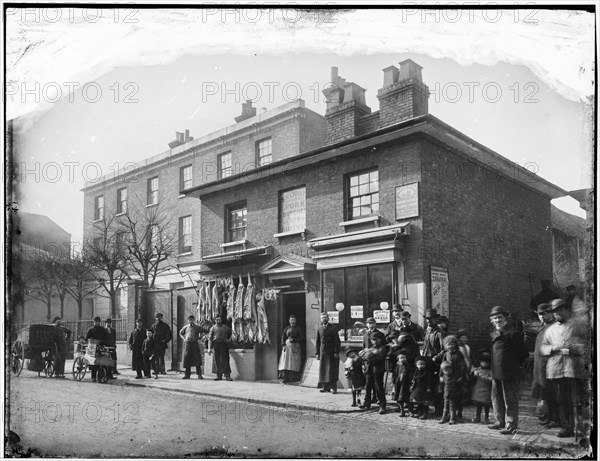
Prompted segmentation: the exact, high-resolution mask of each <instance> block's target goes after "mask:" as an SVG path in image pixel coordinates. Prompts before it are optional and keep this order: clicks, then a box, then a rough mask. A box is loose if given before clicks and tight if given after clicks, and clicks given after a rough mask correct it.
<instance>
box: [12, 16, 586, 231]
mask: <svg viewBox="0 0 600 461" xmlns="http://www.w3.org/2000/svg"><path fill="white" fill-rule="evenodd" d="M424 11H426V10H416V9H412V10H402V11H401V10H391V9H389V10H360V11H354V10H352V11H349V12H345V13H342V12H337V11H336V12H335V14H331V15H330V14H329V13H328V12H321V13H314V12H313V14H311V15H306V16H305V17H302V18H301V19H298V18H299V16H294V15H293V14H295V13H294V11H293V10H286V11H282V10H263V11H262V12H260V11H256V10H245V11H244V12H243V14H242V13H240V12H239V11H238V12H237V13H236V12H235V11H232V12H229V13H227V14H226V15H223V12H222V11H220V10H216V9H213V10H204V11H202V10H159V9H153V10H143V9H140V10H135V9H131V10H119V11H118V13H117V12H115V11H114V10H104V11H102V12H101V14H102V17H100V18H99V19H98V18H97V16H93V13H94V11H92V12H90V11H83V10H78V9H71V10H66V9H65V10H58V9H45V10H44V9H41V10H38V14H37V15H35V14H30V15H29V16H27V15H23V14H22V12H21V11H19V10H14V11H12V12H10V14H9V15H7V99H6V104H7V106H6V109H7V114H8V118H9V119H13V120H14V136H13V143H14V144H13V146H14V153H15V157H14V161H15V163H16V166H17V179H18V180H19V181H20V184H19V195H18V197H17V200H18V202H19V205H18V206H19V209H20V210H22V211H26V212H31V213H37V214H44V215H47V216H49V217H50V218H51V219H52V220H54V221H55V222H56V223H57V224H59V225H60V226H61V227H63V228H64V229H65V230H67V231H68V232H69V233H71V234H72V240H73V242H81V240H82V229H83V193H82V192H81V188H82V187H83V184H84V182H85V180H91V181H94V180H97V179H99V177H100V176H101V175H102V174H114V173H115V172H116V171H117V169H118V168H122V167H123V166H125V165H126V164H128V165H129V166H131V162H133V163H134V164H140V163H141V162H143V161H144V160H145V159H146V158H147V157H150V156H153V155H156V154H159V153H161V152H164V151H166V150H168V146H167V143H168V142H170V141H172V140H173V139H174V138H175V131H183V130H185V129H189V130H190V134H191V135H192V136H194V137H200V136H202V135H205V134H208V133H211V132H213V131H216V130H219V129H221V128H223V127H226V126H230V125H233V124H234V123H235V122H234V117H235V116H237V115H239V114H240V113H241V104H242V102H244V100H245V99H252V100H253V103H254V106H255V107H257V108H258V110H259V112H260V111H261V108H265V109H272V108H275V107H277V106H278V105H280V104H284V103H286V102H289V101H292V100H294V99H296V98H302V99H303V100H304V101H305V103H306V107H308V108H309V109H312V110H314V111H315V112H317V113H319V114H324V113H325V103H324V97H323V95H322V94H321V91H322V89H323V88H324V86H325V85H326V84H327V83H328V82H329V80H330V72H331V70H330V69H331V67H332V66H337V67H338V69H339V74H340V76H342V77H343V78H345V79H346V81H351V82H354V83H356V84H358V85H360V86H361V87H363V88H365V89H366V90H367V92H366V98H367V105H368V106H370V107H371V109H372V110H373V111H375V110H377V109H378V100H377V98H376V95H377V90H378V89H379V88H381V87H382V83H383V71H382V69H383V68H385V67H388V66H391V65H395V66H398V63H399V62H401V61H403V60H405V59H412V60H414V61H415V62H417V63H418V64H419V65H421V66H422V67H423V70H422V73H423V80H424V82H425V83H426V84H427V85H428V86H429V89H430V91H431V96H430V99H429V112H430V113H431V114H433V115H435V116H436V117H438V118H439V119H441V120H442V121H444V122H446V123H448V124H449V125H451V126H453V127H454V128H456V129H458V130H460V131H462V132H463V133H465V134H466V135H468V136H470V137H472V138H473V139H475V140H476V141H478V142H480V143H481V144H483V145H485V146H487V147H489V148H491V149H493V150H495V151H496V152H498V153H499V154H501V155H503V156H505V157H506V158H508V159H510V160H512V161H514V162H516V163H518V164H519V165H521V166H524V167H525V168H527V169H530V170H531V171H534V172H536V173H537V174H538V175H540V176H541V177H542V178H544V179H546V180H549V181H551V182H553V183H555V184H556V185H558V186H560V187H562V188H563V189H565V190H574V189H581V188H584V187H590V185H591V184H592V181H593V179H592V169H591V159H592V135H593V128H594V123H595V122H594V121H593V119H592V117H591V114H592V111H591V105H590V101H591V96H592V95H593V91H594V84H595V82H594V81H593V79H592V78H591V77H593V66H594V61H593V51H594V50H593V43H594V38H595V37H594V30H593V28H594V23H595V18H594V17H593V16H592V15H591V14H589V13H584V12H577V11H570V12H562V11H556V10H531V9H530V10H497V11H495V12H494V11H493V10H490V11H486V12H483V11H481V10H456V11H454V12H452V11H451V10H445V11H444V12H443V14H441V13H439V12H438V13H437V14H436V13H435V12H431V11H429V12H427V13H426V14H424V13H423V12H424ZM459 14H460V17H459V16H458V15H459ZM57 18H58V19H57ZM133 20H137V22H130V21H133ZM534 21H535V22H534ZM28 45H29V46H28ZM553 203H554V204H556V205H557V206H559V207H560V208H562V209H564V210H565V211H568V212H571V213H575V214H577V215H579V216H584V212H583V210H581V209H580V208H579V207H578V204H577V202H575V200H573V199H570V198H565V199H559V200H555V201H553Z"/></svg>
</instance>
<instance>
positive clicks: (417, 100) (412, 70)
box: [377, 59, 429, 128]
mask: <svg viewBox="0 0 600 461" xmlns="http://www.w3.org/2000/svg"><path fill="white" fill-rule="evenodd" d="M421 69H422V68H421V66H419V65H418V64H417V63H416V62H414V61H413V60H411V59H406V60H405V61H402V62H401V63H400V69H399V70H398V68H396V67H395V66H390V67H386V68H385V69H383V88H381V89H380V90H379V91H378V92H377V99H379V128H384V127H386V126H390V125H394V124H396V123H399V122H402V121H403V120H408V119H411V118H414V117H417V116H419V115H424V114H427V113H429V103H428V100H429V88H428V87H427V85H425V84H424V83H423V78H422V76H421Z"/></svg>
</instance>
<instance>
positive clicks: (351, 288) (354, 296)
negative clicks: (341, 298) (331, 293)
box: [339, 266, 368, 337]
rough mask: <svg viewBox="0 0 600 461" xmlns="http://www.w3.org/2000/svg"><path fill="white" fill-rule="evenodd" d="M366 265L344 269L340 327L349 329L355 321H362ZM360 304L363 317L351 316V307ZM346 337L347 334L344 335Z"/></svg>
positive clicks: (365, 294) (365, 291)
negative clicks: (343, 302) (344, 289)
mask: <svg viewBox="0 0 600 461" xmlns="http://www.w3.org/2000/svg"><path fill="white" fill-rule="evenodd" d="M367 302H368V296H367V267H366V266H362V267H349V268H347V269H346V303H345V309H344V311H343V312H342V313H341V314H340V325H339V327H340V329H342V328H343V329H344V330H348V329H351V328H352V326H353V325H354V323H355V322H357V321H359V322H364V319H365V318H366V317H364V313H365V312H366V311H367V306H368V304H367ZM351 306H362V311H363V318H362V319H360V318H352V307H351ZM346 337H347V336H346Z"/></svg>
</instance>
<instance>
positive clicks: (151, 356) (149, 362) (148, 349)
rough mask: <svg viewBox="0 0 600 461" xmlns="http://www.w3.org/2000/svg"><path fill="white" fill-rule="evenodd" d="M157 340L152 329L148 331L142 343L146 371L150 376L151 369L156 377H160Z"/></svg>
mask: <svg viewBox="0 0 600 461" xmlns="http://www.w3.org/2000/svg"><path fill="white" fill-rule="evenodd" d="M156 347H157V344H156V341H155V340H154V338H153V334H152V331H150V330H148V331H146V339H145V340H144V344H143V345H142V354H143V356H144V368H145V373H144V374H146V375H148V377H150V370H152V371H153V372H154V379H158V357H157V356H156Z"/></svg>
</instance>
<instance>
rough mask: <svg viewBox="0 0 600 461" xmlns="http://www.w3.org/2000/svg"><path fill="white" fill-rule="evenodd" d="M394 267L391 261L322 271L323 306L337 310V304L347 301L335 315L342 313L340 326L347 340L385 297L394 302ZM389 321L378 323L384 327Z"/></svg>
mask: <svg viewBox="0 0 600 461" xmlns="http://www.w3.org/2000/svg"><path fill="white" fill-rule="evenodd" d="M393 271H394V268H393V264H392V263H384V264H375V265H370V266H356V267H348V268H345V269H343V268H342V269H330V270H325V271H323V308H324V311H326V312H338V311H337V309H336V305H337V304H339V303H341V304H343V305H344V309H343V310H342V311H341V312H339V313H338V314H334V315H338V316H339V323H338V324H337V327H338V329H339V330H343V331H344V338H345V339H346V340H350V339H351V336H357V337H358V336H359V330H358V328H354V326H355V324H356V322H360V323H361V324H363V325H364V324H365V320H366V319H367V317H374V316H375V315H374V314H375V311H378V310H380V303H381V302H382V301H386V302H387V303H388V306H391V305H392V300H393V286H394V274H393ZM387 312H390V310H389V308H388V310H387ZM390 316H391V313H390ZM390 321H391V320H389V321H387V322H386V321H382V322H379V323H378V324H377V327H378V328H384V327H386V326H387V324H388V323H389V322H390ZM365 326H366V325H365ZM357 341H358V338H357ZM360 341H362V339H360Z"/></svg>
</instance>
